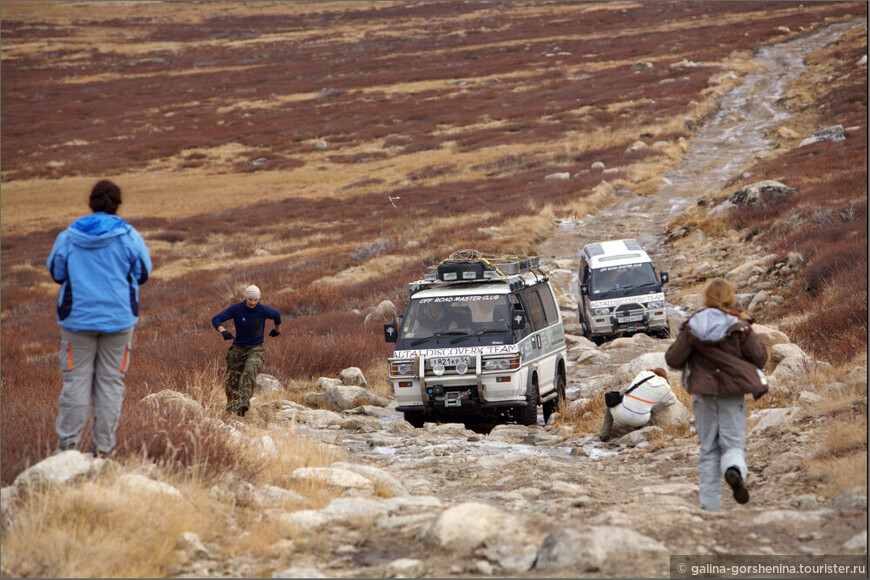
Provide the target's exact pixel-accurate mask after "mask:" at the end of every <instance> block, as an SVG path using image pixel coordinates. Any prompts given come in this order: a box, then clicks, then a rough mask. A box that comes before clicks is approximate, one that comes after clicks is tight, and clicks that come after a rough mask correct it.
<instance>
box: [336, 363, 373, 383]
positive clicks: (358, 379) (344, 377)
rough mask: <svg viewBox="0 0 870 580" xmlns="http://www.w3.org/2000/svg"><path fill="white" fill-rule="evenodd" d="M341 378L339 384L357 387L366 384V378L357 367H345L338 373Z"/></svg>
mask: <svg viewBox="0 0 870 580" xmlns="http://www.w3.org/2000/svg"><path fill="white" fill-rule="evenodd" d="M338 376H339V378H341V384H343V385H353V386H357V387H364V386H366V384H367V383H366V378H365V375H363V372H362V371H361V370H360V369H359V368H358V367H350V368H346V369H344V370H343V371H341V373H340V374H339V375H338Z"/></svg>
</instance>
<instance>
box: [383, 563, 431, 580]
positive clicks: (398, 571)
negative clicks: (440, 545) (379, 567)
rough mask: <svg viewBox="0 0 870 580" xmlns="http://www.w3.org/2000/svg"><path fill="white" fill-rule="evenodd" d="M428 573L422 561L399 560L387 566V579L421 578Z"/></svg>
mask: <svg viewBox="0 0 870 580" xmlns="http://www.w3.org/2000/svg"><path fill="white" fill-rule="evenodd" d="M425 572H426V567H425V565H424V564H423V562H421V561H420V560H416V559H414V558H399V559H398V560H393V561H392V562H390V563H389V564H387V569H386V571H385V572H384V577H385V578H420V577H422V576H423V575H424V574H425Z"/></svg>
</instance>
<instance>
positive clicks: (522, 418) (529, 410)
mask: <svg viewBox="0 0 870 580" xmlns="http://www.w3.org/2000/svg"><path fill="white" fill-rule="evenodd" d="M517 423H519V424H520V425H535V424H537V423H538V380H537V378H536V379H534V380H533V381H532V384H531V385H530V386H529V392H528V393H527V394H526V406H525V407H522V408H521V409H518V412H517Z"/></svg>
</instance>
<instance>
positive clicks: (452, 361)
mask: <svg viewBox="0 0 870 580" xmlns="http://www.w3.org/2000/svg"><path fill="white" fill-rule="evenodd" d="M429 362H431V363H432V366H435V365H437V364H441V365H444V366H445V367H455V366H456V365H458V364H459V363H463V362H468V361H467V359H466V357H464V356H453V357H441V358H430V359H429Z"/></svg>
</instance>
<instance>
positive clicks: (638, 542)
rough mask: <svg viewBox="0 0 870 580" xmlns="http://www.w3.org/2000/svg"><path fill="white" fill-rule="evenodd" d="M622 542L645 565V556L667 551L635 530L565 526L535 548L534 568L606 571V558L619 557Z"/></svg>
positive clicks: (623, 547)
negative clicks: (538, 547) (629, 547)
mask: <svg viewBox="0 0 870 580" xmlns="http://www.w3.org/2000/svg"><path fill="white" fill-rule="evenodd" d="M625 546H631V552H632V557H633V558H637V559H638V560H640V561H644V562H645V565H647V566H648V565H649V564H648V563H647V562H646V561H645V560H644V559H645V558H665V557H666V555H667V553H668V549H667V547H666V546H665V545H664V544H662V543H661V542H658V541H656V540H654V539H652V538H650V537H648V536H644V535H643V534H639V533H638V532H635V531H634V530H630V529H625V528H621V527H614V526H589V527H588V528H585V529H584V530H582V531H579V530H573V529H567V530H559V531H557V532H553V533H551V534H550V535H548V536H547V538H546V539H545V540H544V543H543V544H542V545H541V549H540V550H539V551H538V558H537V561H536V563H535V568H536V569H540V570H548V571H550V570H559V569H564V570H571V572H572V573H577V572H595V573H596V575H597V574H602V573H604V575H607V574H606V570H607V563H608V560H610V559H611V558H615V559H621V558H622V556H623V554H624V549H625Z"/></svg>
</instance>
